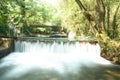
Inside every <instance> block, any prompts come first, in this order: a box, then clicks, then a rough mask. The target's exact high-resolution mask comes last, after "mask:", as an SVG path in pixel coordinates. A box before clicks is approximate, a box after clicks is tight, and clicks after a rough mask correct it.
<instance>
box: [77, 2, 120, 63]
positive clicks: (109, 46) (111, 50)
mask: <svg viewBox="0 0 120 80" xmlns="http://www.w3.org/2000/svg"><path fill="white" fill-rule="evenodd" d="M75 1H76V3H77V4H78V5H79V7H80V9H81V10H82V11H83V14H84V16H85V17H86V18H87V20H88V21H89V22H90V25H91V28H92V30H93V31H92V32H93V33H94V35H95V37H96V39H97V41H98V43H99V45H100V47H101V55H102V56H103V57H105V58H106V59H109V60H112V61H114V62H118V57H117V56H119V52H120V45H119V44H117V42H116V41H114V40H112V39H110V38H109V36H108V35H107V30H106V27H105V6H104V3H103V1H102V0H96V6H95V13H96V15H97V19H94V17H95V15H91V14H90V13H88V11H87V9H85V7H84V6H83V4H82V2H81V1H80V0H75ZM95 20H97V21H95ZM114 57H115V58H116V57H117V59H116V60H114Z"/></svg>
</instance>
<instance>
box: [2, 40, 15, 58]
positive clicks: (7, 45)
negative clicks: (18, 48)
mask: <svg viewBox="0 0 120 80" xmlns="http://www.w3.org/2000/svg"><path fill="white" fill-rule="evenodd" d="M13 49H14V42H13V40H11V39H6V38H0V58H2V57H4V56H6V55H8V54H9V53H10V52H11V51H13Z"/></svg>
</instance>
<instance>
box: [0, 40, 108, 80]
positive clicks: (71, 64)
mask: <svg viewBox="0 0 120 80" xmlns="http://www.w3.org/2000/svg"><path fill="white" fill-rule="evenodd" d="M96 65H104V66H105V65H110V62H109V61H107V60H105V59H103V58H101V57H100V47H99V45H98V44H97V43H96V44H90V43H88V42H64V41H61V42H57V41H46V42H41V41H39V40H38V41H36V42H27V41H16V42H15V52H13V53H11V54H10V55H8V56H6V57H5V58H3V59H2V60H1V63H0V69H4V68H7V67H9V68H10V69H9V68H8V69H7V70H6V69H5V70H6V72H0V74H2V76H1V79H0V80H80V79H81V80H104V79H94V78H91V79H90V78H84V79H83V78H82V77H80V75H81V74H80V71H81V70H82V67H83V66H87V67H91V69H93V68H94V66H96ZM11 67H12V68H11ZM28 73H29V74H32V76H33V75H34V74H35V75H37V78H33V77H32V79H29V77H27V78H26V77H25V75H27V74H28ZM38 74H39V75H38ZM70 75H71V76H70ZM55 76H56V77H55ZM21 77H22V78H21ZM24 77H25V78H24ZM34 77H36V76H34ZM51 77H52V78H51ZM79 77H80V78H79Z"/></svg>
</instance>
